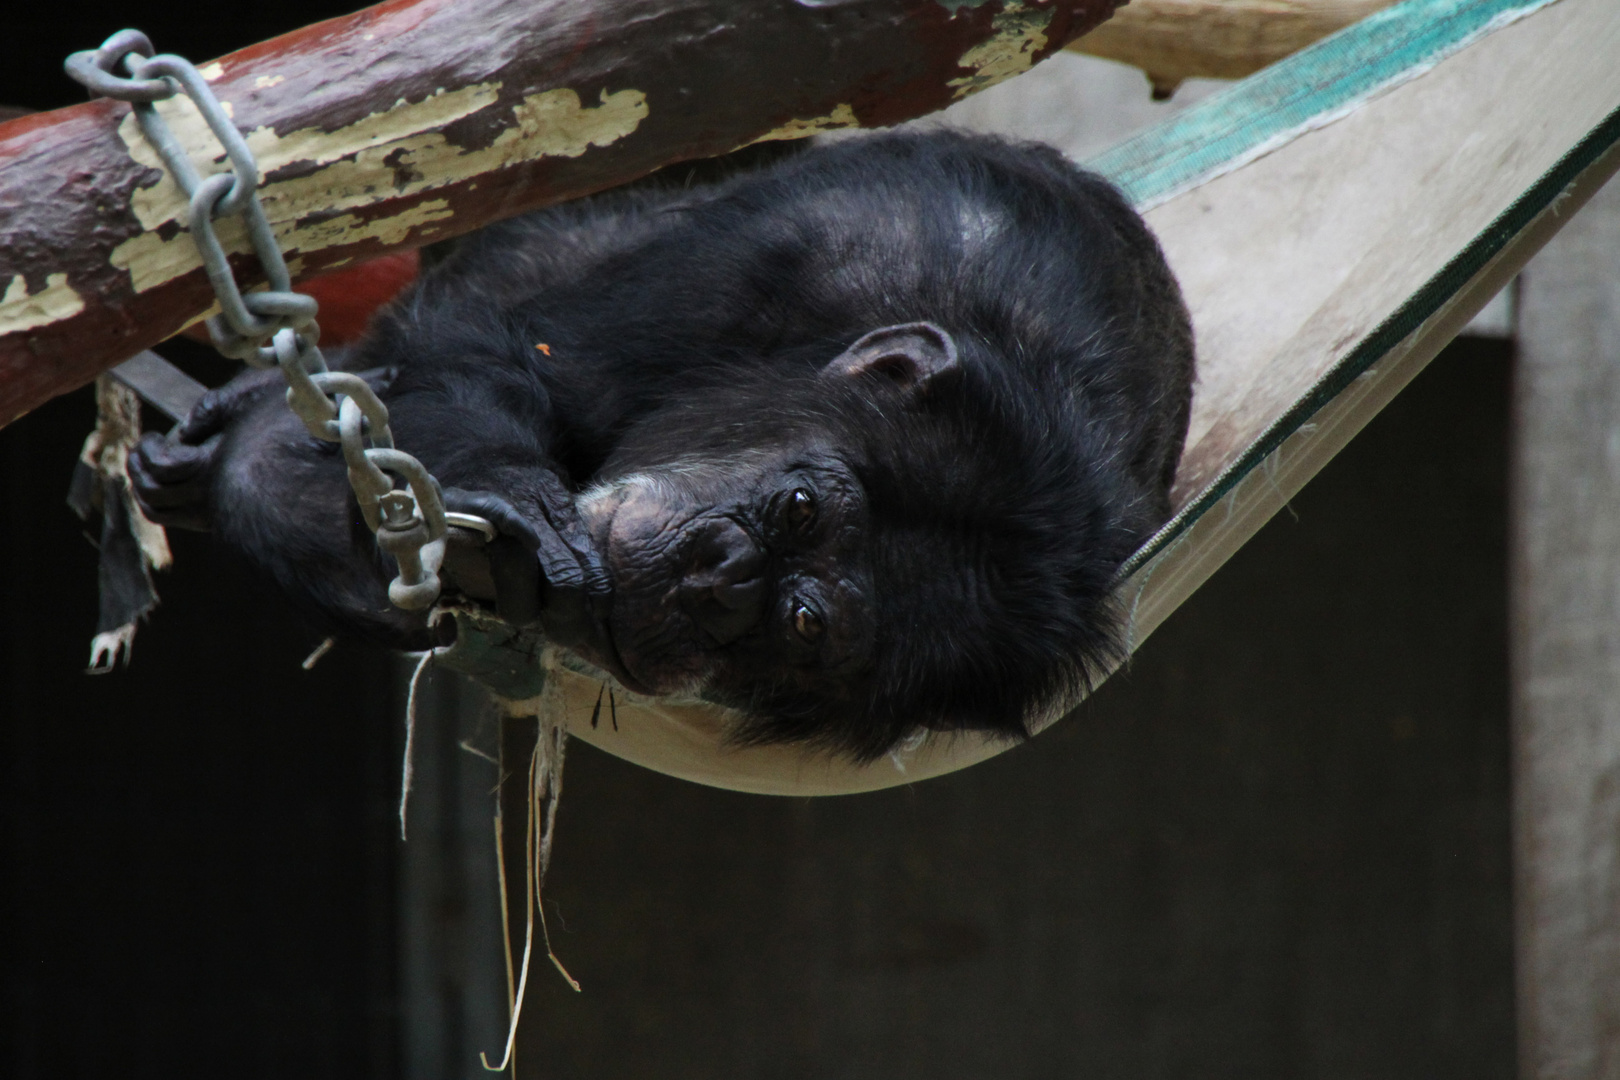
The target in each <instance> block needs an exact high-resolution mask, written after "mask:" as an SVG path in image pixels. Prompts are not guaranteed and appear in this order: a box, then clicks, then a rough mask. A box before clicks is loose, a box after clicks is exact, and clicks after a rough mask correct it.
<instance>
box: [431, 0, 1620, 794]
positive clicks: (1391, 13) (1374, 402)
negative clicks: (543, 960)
mask: <svg viewBox="0 0 1620 1080" xmlns="http://www.w3.org/2000/svg"><path fill="white" fill-rule="evenodd" d="M1616 56H1620V5H1616V4H1614V3H1613V2H1612V0H1406V2H1405V3H1403V4H1399V5H1397V6H1395V7H1392V8H1389V9H1387V10H1385V11H1383V12H1381V13H1378V14H1376V15H1374V16H1372V17H1371V18H1369V19H1367V20H1365V21H1364V22H1362V23H1359V24H1357V25H1356V26H1353V27H1350V28H1349V29H1347V30H1345V31H1342V32H1341V33H1339V34H1337V35H1335V36H1333V37H1331V38H1328V39H1325V40H1324V41H1322V42H1320V43H1318V44H1317V45H1315V46H1313V47H1311V48H1309V49H1307V50H1305V51H1303V52H1301V53H1299V54H1296V55H1295V56H1294V57H1292V58H1290V59H1289V60H1287V61H1284V62H1283V63H1281V64H1278V65H1276V66H1274V67H1272V68H1269V69H1267V70H1266V71H1263V72H1261V73H1260V74H1258V75H1256V76H1253V77H1251V78H1249V79H1246V80H1244V81H1243V82H1241V83H1238V84H1235V85H1234V86H1233V87H1231V88H1230V89H1229V90H1227V91H1225V92H1223V93H1221V94H1219V95H1217V96H1215V97H1212V98H1210V99H1208V100H1207V101H1205V102H1203V103H1201V104H1200V105H1198V106H1196V107H1194V108H1192V109H1189V110H1188V111H1187V112H1185V113H1183V114H1181V115H1179V116H1177V117H1176V118H1174V119H1172V120H1170V121H1168V122H1167V123H1165V124H1163V125H1161V126H1159V127H1158V128H1155V129H1153V130H1150V131H1148V132H1146V133H1144V134H1142V135H1139V136H1137V137H1136V138H1133V139H1131V140H1130V141H1128V142H1126V143H1125V144H1123V145H1121V146H1119V147H1117V148H1115V149H1114V150H1112V151H1110V152H1108V153H1105V154H1103V155H1101V156H1100V157H1098V158H1096V159H1094V160H1092V161H1090V162H1088V163H1087V164H1088V165H1089V166H1090V167H1092V168H1094V169H1096V170H1098V171H1100V172H1102V173H1103V174H1105V175H1107V176H1108V177H1110V178H1111V179H1112V180H1114V182H1115V183H1117V184H1119V185H1120V186H1121V187H1122V188H1123V189H1124V190H1125V191H1126V192H1127V193H1128V194H1129V195H1130V196H1131V197H1132V199H1133V200H1135V202H1136V203H1137V205H1138V207H1139V208H1141V209H1143V211H1144V212H1145V215H1146V217H1147V219H1148V221H1149V223H1150V224H1151V225H1152V226H1153V228H1154V231H1155V232H1156V233H1157V234H1158V236H1159V238H1160V241H1161V243H1162V244H1163V246H1164V248H1165V251H1166V254H1167V256H1168V258H1169V260H1170V263H1171V266H1172V267H1173V268H1174V270H1175V271H1176V274H1177V276H1178V278H1179V279H1180V280H1181V283H1182V287H1183V290H1184V291H1185V293H1186V296H1187V300H1188V304H1189V306H1190V308H1191V310H1192V314H1193V321H1194V325H1195V327H1196V330H1197V335H1198V342H1199V381H1198V386H1197V388H1196V392H1195V400H1194V406H1193V419H1192V426H1191V431H1190V434H1189V437H1188V442H1187V449H1186V453H1185V456H1184V458H1183V463H1182V468H1181V471H1180V473H1179V475H1178V479H1177V484H1176V489H1175V494H1174V501H1175V505H1176V507H1177V511H1176V514H1175V516H1174V517H1173V518H1172V520H1171V521H1170V522H1169V523H1168V524H1167V525H1166V526H1165V527H1164V528H1163V529H1162V530H1161V531H1160V532H1159V533H1158V534H1157V535H1155V536H1154V537H1153V538H1152V539H1151V540H1150V541H1149V542H1148V543H1147V544H1146V545H1145V546H1144V547H1143V549H1142V550H1141V551H1140V552H1138V553H1137V555H1136V556H1134V557H1133V558H1132V559H1131V560H1130V562H1129V563H1128V565H1127V567H1126V575H1127V576H1126V578H1125V580H1124V582H1123V585H1122V591H1123V593H1124V602H1125V603H1126V604H1127V605H1128V607H1129V610H1130V612H1131V618H1130V646H1131V648H1132V649H1133V650H1134V649H1135V648H1136V647H1137V646H1139V645H1140V644H1141V643H1142V642H1143V641H1144V640H1145V639H1146V638H1147V637H1148V635H1149V634H1151V633H1152V631H1153V630H1154V629H1155V628H1156V627H1157V626H1158V625H1159V624H1160V623H1161V622H1162V621H1163V620H1164V619H1165V618H1166V617H1167V616H1168V615H1169V613H1170V612H1171V611H1173V610H1174V609H1175V608H1176V607H1177V606H1178V605H1179V604H1180V603H1181V602H1182V601H1183V600H1184V599H1186V597H1187V596H1189V595H1190V594H1191V593H1192V591H1193V590H1194V589H1196V588H1197V587H1198V586H1199V585H1200V584H1202V583H1203V581H1204V580H1206V579H1207V578H1208V577H1209V575H1210V574H1211V573H1213V572H1214V570H1215V569H1216V568H1218V567H1219V566H1220V565H1221V564H1222V563H1223V562H1225V560H1226V559H1227V558H1229V557H1230V556H1231V555H1232V553H1233V552H1235V551H1236V549H1237V548H1238V547H1240V546H1241V545H1242V544H1243V543H1244V542H1245V541H1246V540H1247V539H1248V538H1249V537H1250V536H1252V535H1253V534H1254V533H1255V532H1256V531H1257V530H1258V529H1259V527H1260V526H1261V525H1262V524H1264V523H1265V522H1266V521H1267V520H1268V519H1269V518H1270V517H1271V516H1272V514H1274V513H1275V512H1276V511H1277V510H1279V509H1280V508H1281V507H1282V506H1283V505H1284V503H1285V502H1286V501H1287V499H1288V498H1289V497H1290V496H1291V495H1293V494H1294V493H1295V492H1296V491H1298V490H1299V488H1300V487H1301V486H1303V484H1304V483H1305V482H1306V481H1307V480H1309V479H1310V477H1311V476H1312V475H1314V474H1315V472H1316V471H1317V470H1318V469H1319V468H1321V466H1322V465H1323V464H1325V463H1326V462H1327V460H1328V459H1330V458H1331V457H1332V456H1333V455H1334V454H1335V453H1336V452H1337V451H1338V450H1339V449H1341V448H1342V447H1343V446H1344V445H1345V444H1346V443H1347V442H1348V441H1349V439H1350V438H1351V437H1352V436H1353V435H1354V434H1355V433H1356V432H1357V431H1358V430H1360V428H1361V427H1362V425H1364V424H1365V423H1366V422H1367V421H1368V420H1369V419H1370V418H1371V417H1372V416H1373V415H1374V414H1376V413H1377V411H1378V410H1379V409H1380V408H1381V407H1382V406H1383V405H1384V404H1385V403H1387V402H1388V401H1389V400H1390V399H1391V398H1392V397H1393V396H1394V394H1395V393H1396V392H1397V391H1399V390H1400V389H1401V387H1403V386H1404V385H1405V384H1406V383H1407V382H1408V381H1409V380H1410V379H1411V378H1412V377H1413V376H1414V375H1416V374H1417V372H1418V371H1420V370H1421V369H1422V368H1423V366H1424V365H1425V364H1426V363H1427V362H1428V361H1429V360H1430V359H1432V358H1433V356H1434V355H1435V354H1436V353H1437V352H1438V351H1439V350H1440V348H1441V347H1443V346H1444V345H1445V344H1446V343H1447V342H1448V341H1450V339H1451V338H1452V337H1454V336H1455V335H1456V333H1457V332H1458V331H1459V330H1460V329H1461V328H1462V326H1463V325H1464V324H1465V323H1466V322H1467V320H1468V319H1469V318H1470V317H1472V315H1473V314H1475V313H1476V312H1477V311H1478V310H1479V308H1480V307H1482V306H1483V305H1484V304H1485V302H1486V301H1487V300H1489V299H1490V298H1491V297H1492V296H1493V295H1495V293H1496V292H1498V291H1499V290H1500V289H1501V288H1502V287H1503V286H1505V285H1506V284H1507V283H1508V282H1509V281H1510V280H1511V278H1512V276H1513V275H1514V274H1515V273H1516V272H1517V271H1518V269H1519V268H1520V267H1521V266H1522V265H1523V264H1524V262H1525V261H1526V260H1527V259H1528V258H1529V257H1530V255H1531V254H1533V253H1534V252H1535V251H1536V250H1537V249H1538V248H1539V247H1540V246H1541V244H1543V243H1544V242H1545V241H1546V240H1547V238H1548V237H1550V236H1551V235H1552V233H1553V232H1555V231H1556V230H1557V228H1558V227H1559V225H1560V223H1561V222H1562V221H1563V220H1565V219H1567V217H1568V216H1569V215H1570V214H1571V213H1573V211H1574V209H1575V208H1577V207H1578V206H1579V205H1580V203H1581V202H1583V201H1584V199H1585V198H1586V197H1587V196H1589V195H1590V194H1591V192H1592V191H1595V190H1596V189H1597V188H1598V187H1600V186H1601V185H1602V183H1603V181H1604V180H1605V179H1607V178H1608V177H1609V176H1610V175H1612V174H1613V173H1614V172H1615V170H1616V167H1617V166H1620V152H1617V150H1616V144H1617V142H1620V64H1616V63H1615V62H1614V58H1615V57H1616ZM455 615H456V618H457V620H458V623H459V629H460V636H459V638H458V642H457V644H456V646H455V647H454V648H453V649H452V650H451V651H450V652H449V653H448V654H447V655H445V656H443V657H442V658H441V662H443V663H445V664H446V665H447V666H450V667H454V668H457V669H459V670H461V671H463V672H465V673H467V674H469V675H471V676H473V677H474V678H477V679H479V680H480V681H482V682H484V683H485V684H486V685H488V686H490V687H491V688H492V689H493V690H494V691H495V692H496V693H498V694H500V695H501V696H502V697H504V698H505V699H507V701H508V702H509V706H510V707H511V708H512V709H513V710H514V711H517V712H527V711H533V709H534V708H536V707H537V705H538V699H539V697H540V696H541V689H542V687H545V686H546V685H547V684H546V679H547V678H550V679H552V680H554V683H553V685H552V687H551V689H552V691H553V692H557V691H560V693H557V694H556V698H555V699H554V700H560V701H561V705H560V708H561V710H562V712H563V717H562V719H563V722H564V723H566V725H567V727H568V729H569V731H570V732H571V734H573V735H574V736H576V737H578V738H581V739H583V740H585V741H586V742H589V743H592V744H594V745H596V746H597V747H599V748H601V749H603V750H606V751H608V752H609V753H612V754H615V755H617V756H619V757H623V758H625V759H627V760H630V761H633V762H636V763H638V764H641V765H644V766H646V767H648V768H653V769H657V770H659V771H662V772H665V773H669V774H671V775H675V776H679V777H683V778H685V779H689V780H693V781H696V782H699V783H704V784H710V785H713V786H717V787H723V788H731V789H734V790H739V791H749V792H756V793H769V794H782V795H828V794H845V793H852V792H858V791H869V790H875V789H879V788H884V787H889V786H893V785H896V784H902V783H909V782H913V781H916V780H920V779H925V778H927V777H931V776H937V775H940V774H942V773H946V772H950V771H953V770H955V769H959V768H962V767H964V766H966V765H970V764H973V763H975V762H979V761H983V760H985V759H986V758H989V757H991V756H994V755H995V754H997V753H1000V752H1001V751H1002V750H1004V749H1006V748H1007V744H1005V743H1000V742H995V741H991V740H987V739H984V738H980V737H977V736H974V735H971V734H955V735H950V734H929V735H927V736H924V737H919V738H918V739H916V740H914V741H913V742H911V743H909V744H908V745H906V746H905V747H903V748H902V749H900V750H898V751H897V752H895V753H894V754H892V755H891V756H890V757H889V758H886V759H883V760H880V761H878V762H875V763H873V764H869V765H864V766H857V765H853V764H850V763H848V762H845V761H840V760H835V759H829V758H826V757H824V756H819V755H816V754H812V753H808V752H806V751H804V750H801V749H798V748H793V747H746V748H736V747H729V746H727V745H726V744H725V741H724V731H725V726H726V720H727V717H726V715H725V714H724V713H723V712H722V711H721V710H718V709H715V708H712V707H709V706H705V705H677V704H670V703H667V702H660V701H656V700H650V699H640V698H636V697H634V696H632V695H621V696H620V697H619V699H618V716H617V719H618V723H617V725H616V726H610V725H608V724H600V723H599V724H597V725H595V726H592V725H591V724H590V723H589V719H590V717H591V716H592V715H593V706H594V705H595V704H596V703H597V701H598V700H599V693H600V689H601V684H600V681H599V679H597V678H594V677H592V676H591V675H589V674H586V673H580V672H575V671H572V670H570V669H569V668H567V667H566V666H565V665H564V664H560V663H553V664H552V665H550V672H549V674H548V673H547V671H546V670H545V668H544V667H543V665H542V651H543V650H542V648H541V643H540V642H539V641H538V640H537V639H534V638H531V637H529V636H527V635H525V634H524V633H523V632H521V631H519V630H516V629H514V628H512V627H509V626H506V625H504V624H501V623H500V622H498V621H497V620H495V619H493V618H492V617H490V616H488V615H485V614H482V613H479V612H476V611H470V610H463V611H458V612H456V613H455ZM1234 616H1235V617H1241V613H1234ZM597 715H599V711H598V713H597ZM1058 718H1059V717H1058V716H1053V717H1050V718H1049V721H1055V720H1056V719H1058Z"/></svg>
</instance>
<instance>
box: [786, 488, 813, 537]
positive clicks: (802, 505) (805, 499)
mask: <svg viewBox="0 0 1620 1080" xmlns="http://www.w3.org/2000/svg"><path fill="white" fill-rule="evenodd" d="M815 520H816V497H815V496H814V495H812V494H810V493H809V492H808V491H806V490H805V489H804V488H794V489H793V491H792V492H791V493H789V495H788V497H787V499H786V501H785V504H784V505H783V507H782V524H783V525H785V526H786V527H787V528H789V529H791V530H792V531H794V532H803V531H804V530H805V529H808V528H809V527H810V523H811V522H813V521H815Z"/></svg>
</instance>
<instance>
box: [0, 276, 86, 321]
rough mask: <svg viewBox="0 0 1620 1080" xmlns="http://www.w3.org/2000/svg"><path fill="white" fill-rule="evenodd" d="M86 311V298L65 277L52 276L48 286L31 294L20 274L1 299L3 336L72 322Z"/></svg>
mask: <svg viewBox="0 0 1620 1080" xmlns="http://www.w3.org/2000/svg"><path fill="white" fill-rule="evenodd" d="M83 310H84V297H82V296H80V295H79V294H78V293H76V292H74V291H73V287H72V286H71V285H69V284H68V283H67V275H66V274H49V275H47V276H46V278H45V287H44V288H43V289H41V290H40V291H39V292H37V293H32V294H31V293H29V291H28V282H26V281H24V280H23V276H22V275H21V274H17V275H15V276H13V277H12V279H11V283H10V284H9V285H7V286H6V292H5V295H4V296H0V334H15V333H18V332H20V331H23V330H32V329H33V328H34V327H36V326H45V325H47V324H48V323H53V322H60V321H61V320H63V319H71V318H72V317H73V316H75V315H77V314H78V313H79V312H81V311H83Z"/></svg>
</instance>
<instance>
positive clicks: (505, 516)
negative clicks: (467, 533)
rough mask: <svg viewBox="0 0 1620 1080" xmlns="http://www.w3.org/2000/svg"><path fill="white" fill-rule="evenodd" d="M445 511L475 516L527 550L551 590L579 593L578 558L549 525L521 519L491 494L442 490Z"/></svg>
mask: <svg viewBox="0 0 1620 1080" xmlns="http://www.w3.org/2000/svg"><path fill="white" fill-rule="evenodd" d="M444 508H445V509H446V510H451V511H454V512H456V513H461V514H477V515H478V516H479V517H481V518H484V519H485V520H486V521H488V522H489V523H490V524H491V525H494V526H495V528H496V531H498V532H500V533H501V534H502V535H503V536H510V537H512V538H513V539H515V540H517V541H518V542H519V543H520V544H522V545H523V546H524V547H525V548H527V549H528V550H529V551H530V552H531V553H533V555H534V557H535V558H536V559H537V560H538V561H539V563H540V572H541V573H542V574H544V575H545V579H546V584H547V585H549V586H550V587H551V588H553V589H582V588H584V587H585V571H584V568H583V567H582V566H581V565H580V560H579V556H578V555H576V554H575V552H574V550H573V549H572V548H571V547H570V546H569V545H568V544H567V543H565V542H564V541H563V539H562V538H561V537H560V536H558V535H557V532H556V530H555V529H553V528H551V525H550V523H549V522H546V521H541V522H535V521H532V520H530V519H529V518H527V517H524V516H523V515H522V514H521V513H519V512H518V510H517V508H516V507H514V506H513V505H512V504H511V503H510V502H508V501H506V500H505V499H504V498H502V497H501V496H499V495H496V494H495V493H494V492H490V491H466V490H464V489H462V488H445V489H444Z"/></svg>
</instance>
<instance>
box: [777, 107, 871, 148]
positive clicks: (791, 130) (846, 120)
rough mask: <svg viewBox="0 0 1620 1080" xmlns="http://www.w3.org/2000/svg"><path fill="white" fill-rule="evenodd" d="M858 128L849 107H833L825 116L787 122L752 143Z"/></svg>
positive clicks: (852, 110)
mask: <svg viewBox="0 0 1620 1080" xmlns="http://www.w3.org/2000/svg"><path fill="white" fill-rule="evenodd" d="M860 126H861V122H860V120H859V119H858V118H857V117H856V116H855V110H854V109H853V108H851V107H850V106H849V105H835V106H833V111H832V112H830V113H828V114H827V115H826V116H817V117H812V118H811V119H808V120H789V121H788V122H787V123H785V124H783V125H782V126H781V127H778V128H772V129H771V130H770V131H768V132H766V133H765V134H764V135H761V136H760V137H759V138H757V139H755V140H754V141H755V142H757V143H762V142H771V141H773V140H776V139H802V138H804V137H805V136H806V135H814V134H815V133H816V132H818V131H836V130H837V129H839V128H852V127H860Z"/></svg>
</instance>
